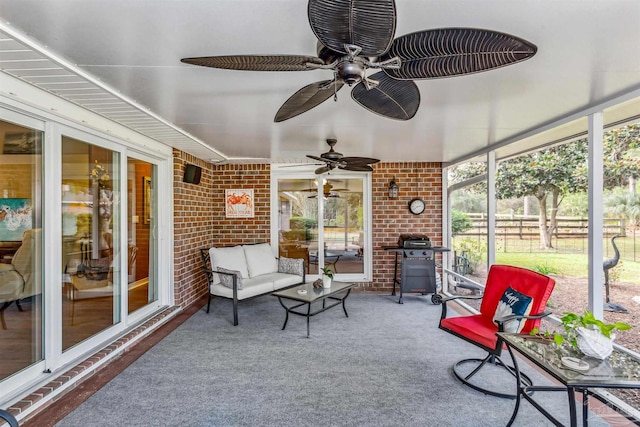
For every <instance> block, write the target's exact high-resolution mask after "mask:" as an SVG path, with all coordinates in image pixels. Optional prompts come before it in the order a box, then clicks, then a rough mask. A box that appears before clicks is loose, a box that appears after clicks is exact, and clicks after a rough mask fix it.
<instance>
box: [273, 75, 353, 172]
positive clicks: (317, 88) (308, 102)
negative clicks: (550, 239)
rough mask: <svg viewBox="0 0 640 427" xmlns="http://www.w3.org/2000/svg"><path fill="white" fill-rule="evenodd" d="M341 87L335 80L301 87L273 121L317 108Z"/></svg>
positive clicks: (340, 83)
mask: <svg viewBox="0 0 640 427" xmlns="http://www.w3.org/2000/svg"><path fill="white" fill-rule="evenodd" d="M343 85H344V83H342V82H336V81H335V80H323V81H320V82H316V83H312V84H310V85H308V86H305V87H303V88H302V89H300V90H299V91H297V92H296V93H294V94H293V95H292V96H291V97H290V98H289V99H287V100H286V101H285V103H284V104H282V107H280V109H279V110H278V112H277V113H276V117H275V119H274V121H275V122H276V123H277V122H282V121H284V120H287V119H290V118H292V117H295V116H297V115H300V114H302V113H304V112H306V111H309V110H311V109H312V108H314V107H317V106H318V105H320V104H322V103H323V102H324V101H326V100H327V99H329V98H330V97H331V96H333V95H334V94H335V93H336V92H338V91H339V90H340V89H341V88H342V86H343ZM320 160H322V159H320Z"/></svg>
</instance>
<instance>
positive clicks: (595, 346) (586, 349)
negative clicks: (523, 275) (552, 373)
mask: <svg viewBox="0 0 640 427" xmlns="http://www.w3.org/2000/svg"><path fill="white" fill-rule="evenodd" d="M560 320H561V321H562V326H563V327H564V330H565V335H562V334H558V333H556V334H554V336H553V340H554V341H555V343H556V344H557V345H559V346H560V345H562V344H563V343H564V342H565V341H568V342H569V344H570V345H571V346H573V347H575V348H577V349H579V350H580V351H582V353H584V354H585V355H587V356H591V357H595V358H597V359H606V358H607V357H608V356H609V355H610V354H611V352H612V351H613V340H614V338H615V335H614V334H612V332H613V331H615V330H616V329H617V330H620V331H625V330H628V329H631V325H629V324H627V323H624V322H615V323H610V324H607V323H604V322H603V321H602V320H599V319H596V318H595V316H594V315H593V313H591V312H590V311H589V310H586V311H585V312H584V314H583V315H578V314H576V313H571V312H565V313H564V316H562V318H561V319H560Z"/></svg>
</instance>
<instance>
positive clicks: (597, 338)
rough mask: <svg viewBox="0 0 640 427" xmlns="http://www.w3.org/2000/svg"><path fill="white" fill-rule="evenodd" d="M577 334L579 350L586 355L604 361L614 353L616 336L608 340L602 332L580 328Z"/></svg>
mask: <svg viewBox="0 0 640 427" xmlns="http://www.w3.org/2000/svg"><path fill="white" fill-rule="evenodd" d="M576 332H577V334H578V337H577V338H576V341H577V342H578V348H579V349H580V351H582V352H583V353H584V354H585V355H587V356H590V357H594V358H596V359H600V360H604V359H606V358H607V357H609V355H610V354H611V352H612V351H613V339H614V338H615V336H614V335H611V338H607V337H605V336H604V335H602V333H601V332H600V331H598V330H596V329H587V328H578V329H576Z"/></svg>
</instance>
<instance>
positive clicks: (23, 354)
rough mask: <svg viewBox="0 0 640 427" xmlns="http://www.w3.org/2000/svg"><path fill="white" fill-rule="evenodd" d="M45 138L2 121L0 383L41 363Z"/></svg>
mask: <svg viewBox="0 0 640 427" xmlns="http://www.w3.org/2000/svg"><path fill="white" fill-rule="evenodd" d="M43 137H44V133H43V132H42V131H39V130H36V129H33V128H29V127H25V126H20V125H17V124H15V123H11V122H8V121H2V120H0V142H1V144H0V147H1V148H0V150H1V151H0V337H2V339H0V381H2V380H4V379H5V378H8V377H10V376H12V375H14V374H16V373H18V372H20V371H22V370H25V369H26V368H28V367H30V366H32V365H34V364H36V363H37V362H39V361H41V360H43V358H44V354H43V353H44V352H43V338H42V337H43V333H42V332H43V328H42V322H43V298H42V291H43V289H42V286H43V284H42V255H43V252H42V191H41V184H42V180H41V174H42V141H43ZM0 388H2V387H0Z"/></svg>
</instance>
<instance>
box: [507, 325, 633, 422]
mask: <svg viewBox="0 0 640 427" xmlns="http://www.w3.org/2000/svg"><path fill="white" fill-rule="evenodd" d="M498 336H499V337H500V338H502V340H503V341H504V342H505V344H506V345H507V350H508V351H509V354H510V355H511V359H512V360H513V366H514V368H515V370H516V381H517V386H518V387H517V388H518V392H517V393H516V405H515V408H514V410H513V414H512V415H511V419H510V420H509V423H508V424H507V426H511V424H513V422H514V421H515V419H516V416H517V415H518V409H519V408H520V401H521V399H522V398H524V399H525V400H527V401H528V402H529V403H531V404H532V405H533V406H534V407H535V408H536V409H537V410H538V411H540V413H542V414H543V415H544V416H545V417H546V418H548V419H549V421H551V422H552V423H553V424H555V425H557V426H562V425H563V424H562V423H560V422H559V421H558V420H557V419H556V418H554V417H553V416H552V415H551V414H550V413H549V412H547V411H546V410H545V409H544V408H543V407H542V406H541V405H540V404H539V403H538V402H537V401H535V400H534V399H533V396H532V394H533V392H534V391H566V392H567V397H568V400H569V417H570V420H571V421H570V423H571V424H570V425H571V426H577V414H576V402H575V393H576V392H578V393H581V394H582V423H583V424H582V425H584V426H587V415H588V411H589V394H592V393H591V392H590V391H589V389H593V388H640V360H638V359H636V358H634V357H633V356H632V355H629V354H627V353H624V352H621V351H619V350H617V349H614V350H613V353H612V354H611V355H610V356H609V357H607V358H606V359H605V360H599V359H594V358H591V357H587V356H585V355H583V354H582V353H580V352H579V351H577V350H573V349H570V348H565V347H564V346H563V347H558V346H557V345H556V344H555V343H554V342H553V339H551V338H548V337H543V336H539V335H521V334H512V333H505V332H500V333H498ZM514 351H516V352H518V353H520V354H521V355H522V356H524V357H525V358H526V359H528V360H530V361H531V362H533V363H534V364H535V365H537V366H538V367H540V368H541V369H542V370H544V371H545V372H546V373H548V374H549V375H551V376H552V377H553V378H555V379H556V380H558V381H559V382H560V383H561V384H562V386H529V387H527V386H525V385H523V383H522V381H521V378H520V376H521V374H520V369H519V367H518V362H517V360H516V357H515V354H514ZM566 357H570V358H574V359H578V360H579V361H582V362H586V364H588V366H586V365H585V366H584V368H583V369H581V370H578V368H577V367H575V368H573V369H571V368H569V367H568V366H567V365H566V364H565V363H563V358H566ZM569 361H570V360H569ZM565 362H566V360H565Z"/></svg>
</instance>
